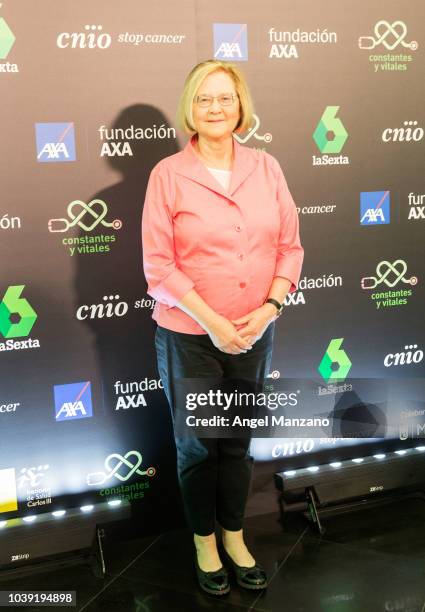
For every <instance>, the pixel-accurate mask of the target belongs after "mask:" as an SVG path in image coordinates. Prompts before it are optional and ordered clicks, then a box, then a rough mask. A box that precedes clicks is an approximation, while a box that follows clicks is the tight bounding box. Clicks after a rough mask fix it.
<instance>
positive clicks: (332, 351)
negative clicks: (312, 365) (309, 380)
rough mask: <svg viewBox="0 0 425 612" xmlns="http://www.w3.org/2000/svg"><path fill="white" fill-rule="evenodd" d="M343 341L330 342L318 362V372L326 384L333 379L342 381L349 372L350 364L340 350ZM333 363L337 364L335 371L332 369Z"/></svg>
mask: <svg viewBox="0 0 425 612" xmlns="http://www.w3.org/2000/svg"><path fill="white" fill-rule="evenodd" d="M343 341H344V338H334V339H333V340H331V341H330V342H329V346H328V348H327V349H326V352H325V354H324V355H323V358H322V361H321V362H320V365H319V367H318V370H319V372H320V374H321V375H322V377H323V378H324V380H325V381H326V382H329V381H330V380H335V379H337V380H344V379H345V378H346V376H347V374H348V372H349V371H350V368H351V365H352V364H351V361H350V359H349V357H348V355H347V353H346V352H345V351H344V349H342V348H341V344H342V343H343ZM334 363H337V364H338V369H337V370H333V369H332V364H334Z"/></svg>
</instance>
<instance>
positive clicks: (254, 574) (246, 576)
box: [220, 545, 268, 590]
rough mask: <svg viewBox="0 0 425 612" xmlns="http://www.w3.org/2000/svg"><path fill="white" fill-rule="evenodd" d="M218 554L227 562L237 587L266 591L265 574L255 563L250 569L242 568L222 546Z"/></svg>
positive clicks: (266, 581)
mask: <svg viewBox="0 0 425 612" xmlns="http://www.w3.org/2000/svg"><path fill="white" fill-rule="evenodd" d="M220 554H222V556H223V558H224V559H225V561H226V562H227V564H228V565H229V566H230V567H231V569H232V570H233V572H234V574H235V577H236V582H237V583H238V585H239V586H241V587H243V588H244V589H252V590H259V589H266V588H267V586H268V580H267V574H266V572H265V571H264V570H263V568H262V567H261V565H258V563H256V564H255V565H253V566H252V567H244V566H242V565H238V564H237V563H235V562H234V561H233V559H232V558H231V556H230V555H229V553H228V552H227V551H226V549H225V548H224V545H222V546H221V551H220Z"/></svg>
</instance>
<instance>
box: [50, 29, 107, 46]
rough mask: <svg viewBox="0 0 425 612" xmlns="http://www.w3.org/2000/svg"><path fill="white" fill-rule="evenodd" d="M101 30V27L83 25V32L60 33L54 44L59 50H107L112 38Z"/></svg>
mask: <svg viewBox="0 0 425 612" xmlns="http://www.w3.org/2000/svg"><path fill="white" fill-rule="evenodd" d="M102 30H103V26H101V25H85V26H84V32H61V33H60V34H58V37H57V39H56V44H57V46H58V47H59V49H67V48H70V49H107V48H108V47H110V46H111V43H112V38H111V36H110V35H109V34H107V33H106V32H102Z"/></svg>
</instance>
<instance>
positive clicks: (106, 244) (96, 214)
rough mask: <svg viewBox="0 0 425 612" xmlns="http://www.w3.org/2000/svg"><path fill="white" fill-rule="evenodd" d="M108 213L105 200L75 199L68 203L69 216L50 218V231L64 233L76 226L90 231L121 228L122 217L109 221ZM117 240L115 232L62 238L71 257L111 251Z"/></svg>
mask: <svg viewBox="0 0 425 612" xmlns="http://www.w3.org/2000/svg"><path fill="white" fill-rule="evenodd" d="M107 214H108V207H107V205H106V203H105V202H104V201H103V200H100V199H98V198H96V199H94V200H92V201H91V202H89V203H88V204H86V202H83V201H82V200H73V201H72V202H71V203H70V204H68V208H67V215H68V218H66V217H61V218H59V219H50V221H49V223H48V228H49V232H52V233H54V234H56V233H60V234H62V233H66V232H68V231H69V230H71V229H73V228H76V227H78V228H79V229H81V230H83V231H84V232H89V233H90V232H92V231H93V230H95V229H96V228H100V229H102V228H104V227H106V228H107V229H113V230H115V231H118V230H120V229H121V227H122V221H121V220H120V219H114V220H113V221H107V220H106V216H107ZM115 241H116V236H115V233H113V234H112V233H108V234H103V233H98V234H96V235H94V236H92V235H89V234H82V235H80V236H71V237H69V238H66V237H65V238H62V244H63V245H64V246H65V247H66V248H67V249H69V254H70V255H71V257H73V256H74V255H75V254H77V255H93V254H96V253H109V251H110V250H111V246H112V244H113V243H114V242H115Z"/></svg>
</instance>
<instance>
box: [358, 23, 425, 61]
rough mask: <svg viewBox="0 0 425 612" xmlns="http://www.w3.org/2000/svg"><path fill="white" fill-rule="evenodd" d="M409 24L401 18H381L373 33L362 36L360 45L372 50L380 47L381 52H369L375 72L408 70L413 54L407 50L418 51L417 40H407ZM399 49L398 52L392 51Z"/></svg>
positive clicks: (362, 47)
mask: <svg viewBox="0 0 425 612" xmlns="http://www.w3.org/2000/svg"><path fill="white" fill-rule="evenodd" d="M406 39H407V26H406V24H405V23H404V21H401V20H400V19H398V20H396V21H393V22H392V23H390V22H389V21H386V20H385V19H381V20H380V21H378V22H377V23H376V24H375V27H374V30H373V34H372V35H369V36H360V38H359V47H360V49H365V50H368V51H372V50H374V49H376V48H377V47H379V53H377V52H376V51H374V52H373V53H369V62H370V63H371V64H373V66H374V70H375V73H376V72H379V71H385V72H400V71H405V70H407V68H408V66H409V63H410V62H411V61H412V60H413V56H412V55H411V54H410V53H406V50H407V51H416V50H417V48H418V43H417V42H416V40H410V41H407V40H406ZM397 47H398V48H397ZM395 49H397V53H396V54H393V53H390V52H391V51H394V50H395Z"/></svg>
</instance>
